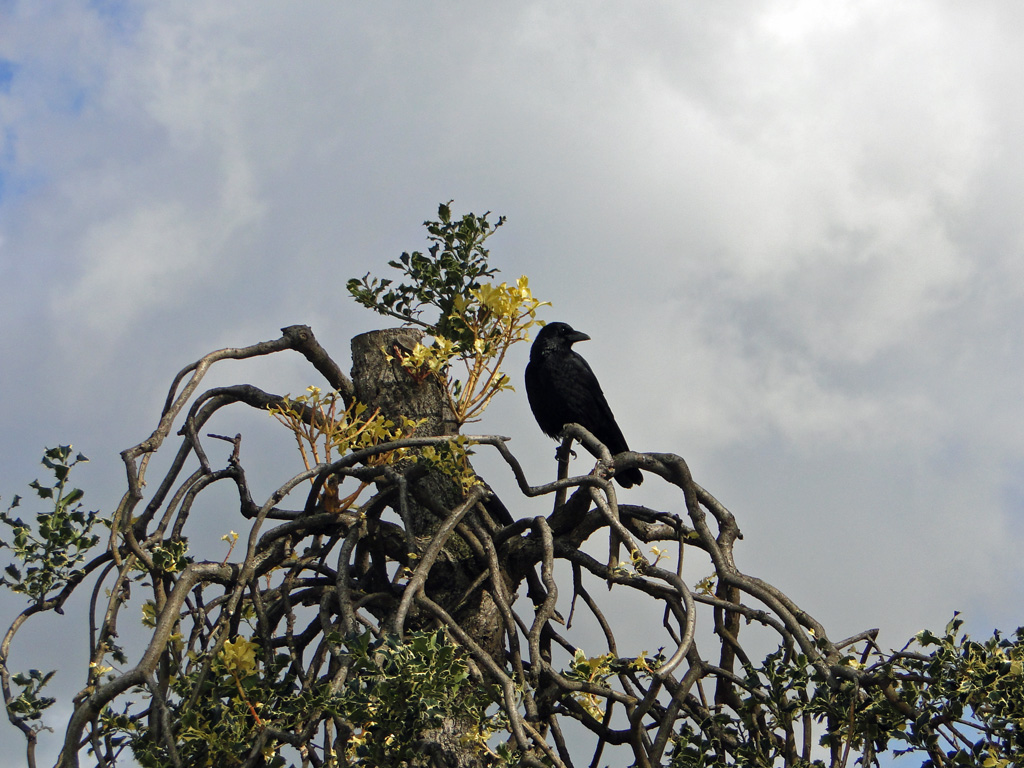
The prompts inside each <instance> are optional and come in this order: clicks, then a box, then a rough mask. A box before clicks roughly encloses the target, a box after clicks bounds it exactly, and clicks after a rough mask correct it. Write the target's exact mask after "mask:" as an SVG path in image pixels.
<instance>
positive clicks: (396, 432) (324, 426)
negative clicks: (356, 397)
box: [270, 387, 423, 469]
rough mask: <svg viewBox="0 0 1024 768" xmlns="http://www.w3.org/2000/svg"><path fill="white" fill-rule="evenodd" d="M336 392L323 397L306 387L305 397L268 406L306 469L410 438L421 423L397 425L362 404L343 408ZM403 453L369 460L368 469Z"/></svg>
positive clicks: (391, 461) (311, 388)
mask: <svg viewBox="0 0 1024 768" xmlns="http://www.w3.org/2000/svg"><path fill="white" fill-rule="evenodd" d="M342 405H343V403H342V401H341V395H340V394H339V393H338V392H327V393H324V392H322V391H321V390H320V388H319V387H308V388H307V389H306V394H304V395H300V396H298V397H295V398H292V397H289V396H285V397H284V398H282V402H281V403H280V404H275V405H272V406H270V412H271V413H272V414H273V415H274V417H275V418H276V419H277V420H278V421H280V422H281V423H282V424H284V425H285V426H286V427H288V429H290V430H291V431H292V432H293V433H294V435H295V441H296V443H297V444H298V446H299V452H300V453H301V454H302V460H303V463H304V464H305V466H306V469H310V468H311V467H312V466H315V465H316V464H327V463H330V462H331V461H334V459H335V458H340V457H342V456H345V455H346V454H348V453H351V452H354V451H359V450H364V449H367V448H372V447H375V446H377V445H382V444H384V443H389V442H392V441H394V440H400V439H401V438H403V437H409V436H410V435H412V434H413V433H414V432H415V431H416V428H417V427H418V426H419V425H420V424H422V423H423V422H422V421H414V420H413V419H408V418H404V417H403V418H402V420H401V423H400V424H396V423H395V422H394V421H392V420H391V419H388V418H386V417H384V416H383V415H381V413H380V409H379V408H378V409H375V410H374V411H372V412H369V413H368V411H369V410H370V409H369V407H368V406H366V405H365V404H364V403H359V402H354V403H352V404H351V405H350V406H348V407H347V408H343V407H342ZM405 454H406V449H396V450H394V451H387V452H384V453H379V454H376V455H374V456H370V457H368V458H367V459H366V463H367V464H370V465H381V464H390V463H393V462H395V461H397V460H398V459H400V458H402V457H403V456H404V455H405Z"/></svg>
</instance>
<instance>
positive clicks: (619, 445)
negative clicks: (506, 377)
mask: <svg viewBox="0 0 1024 768" xmlns="http://www.w3.org/2000/svg"><path fill="white" fill-rule="evenodd" d="M588 339H590V337H589V336H587V334H585V333H581V332H580V331H576V330H573V328H572V327H571V326H570V325H568V324H567V323H548V324H547V325H545V326H544V327H543V328H542V329H541V331H540V333H538V334H537V339H536V340H535V341H534V342H533V346H532V347H531V348H530V362H529V364H528V365H527V366H526V396H527V397H528V398H529V400H530V409H531V410H532V411H533V415H534V416H535V417H536V419H537V423H538V424H539V425H540V428H541V429H542V430H543V431H544V433H545V434H547V435H550V436H551V437H556V438H557V437H558V436H559V434H560V433H561V431H562V429H563V428H564V427H565V425H566V424H573V423H575V424H579V425H580V426H581V427H583V428H584V429H586V430H588V431H589V432H591V433H592V434H593V435H594V437H596V438H597V439H598V440H600V441H601V442H602V443H604V444H605V445H606V446H608V450H609V451H610V452H611V454H612V455H613V456H614V455H615V454H617V453H622V452H623V451H628V450H629V446H627V445H626V438H624V437H623V436H622V430H621V429H619V425H618V424H616V423H615V416H614V415H613V414H612V409H611V408H609V407H608V401H607V400H605V397H604V392H602V391H601V385H600V384H599V383H598V382H597V377H596V376H595V375H594V372H593V371H592V370H590V366H589V365H587V361H586V360H584V359H583V357H582V356H581V355H579V354H578V353H576V352H573V351H572V345H573V344H575V343H576V342H577V341H587V340H588ZM615 479H616V480H618V482H619V485H621V486H622V487H623V488H632V487H633V486H634V485H639V484H640V483H642V482H643V481H644V478H643V475H641V474H640V470H639V469H636V468H635V467H634V468H633V469H627V470H624V471H622V472H618V473H617V474H616V475H615Z"/></svg>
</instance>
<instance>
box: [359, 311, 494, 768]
mask: <svg viewBox="0 0 1024 768" xmlns="http://www.w3.org/2000/svg"><path fill="white" fill-rule="evenodd" d="M422 336H423V334H422V333H421V332H419V331H416V330H413V329H409V328H393V329H387V330H381V331H371V332H369V333H364V334H361V335H359V336H356V337H355V338H354V339H352V381H353V384H354V386H355V396H356V399H357V400H358V401H360V402H362V403H365V404H366V405H368V406H369V407H370V408H380V410H381V413H382V414H383V415H385V416H386V417H387V418H389V419H391V420H393V421H395V423H396V424H397V423H400V420H401V417H403V416H405V417H408V418H411V419H416V420H419V419H424V420H425V421H424V422H423V424H422V425H421V426H419V427H417V429H416V432H415V435H416V436H417V437H428V436H437V435H455V434H458V425H457V424H456V421H455V418H454V416H453V414H452V411H451V408H450V407H449V405H448V400H447V397H446V394H445V390H444V386H443V384H442V382H440V381H439V380H438V379H437V378H436V377H434V376H427V377H425V378H422V379H420V378H417V377H413V376H412V375H410V374H409V372H408V371H406V370H405V369H404V368H403V367H402V366H401V364H400V363H399V361H398V359H397V356H398V354H399V353H400V352H409V351H411V350H412V349H413V347H415V345H416V342H417V341H419V340H420V339H421V338H422ZM388 356H390V357H391V358H392V359H391V360H389V359H388ZM399 469H400V471H403V472H404V473H405V476H406V479H407V482H408V489H409V492H410V493H409V498H408V504H407V508H408V523H409V525H410V527H411V528H412V529H413V530H412V534H413V538H414V539H415V541H416V543H417V545H418V549H419V554H422V553H423V552H424V551H425V550H426V548H427V546H428V545H429V543H430V541H431V539H432V537H433V536H434V534H435V533H436V531H437V530H438V528H439V527H440V525H441V524H442V523H443V522H444V519H445V518H446V517H447V514H448V513H450V512H451V510H452V509H453V508H455V507H456V506H458V505H459V504H460V503H462V501H463V492H462V490H461V487H460V486H459V485H458V484H457V483H455V482H454V481H453V480H452V478H450V477H448V476H447V475H444V474H442V473H440V472H427V473H424V472H423V471H422V469H420V468H419V467H417V466H416V465H415V463H414V462H409V464H408V465H407V466H405V467H401V468H399ZM396 505H397V502H396ZM396 512H397V509H396ZM487 514H488V513H487V511H486V509H485V508H484V505H482V504H478V505H477V509H476V510H474V511H472V512H470V513H469V515H468V516H467V519H466V520H465V522H466V523H467V524H469V525H470V526H472V525H473V524H474V523H475V524H485V523H484V521H483V517H484V516H485V515H487ZM503 522H504V521H503ZM494 524H495V523H494V522H490V523H489V525H491V526H493V525H494ZM485 568H486V564H485V563H482V562H480V560H479V559H478V558H477V557H476V556H474V553H473V551H472V548H471V547H470V546H469V545H468V544H467V542H466V541H465V539H464V538H463V537H461V536H459V535H458V533H456V534H455V535H453V536H451V537H450V538H449V539H448V541H447V543H446V545H445V547H444V550H443V551H442V553H441V556H440V557H439V558H438V559H437V561H436V563H435V564H434V566H433V568H432V569H431V572H430V575H429V577H428V578H427V581H426V584H425V585H424V593H425V594H426V595H427V596H428V597H429V598H430V599H431V600H433V601H435V602H436V603H438V604H439V605H441V607H443V608H444V609H445V610H446V611H447V612H448V613H449V614H450V615H452V616H453V618H455V619H456V620H457V621H458V623H459V625H460V626H461V627H462V628H463V629H464V630H465V631H466V632H467V633H468V634H469V635H470V636H471V637H472V638H473V639H474V640H475V641H476V642H477V643H478V644H479V645H480V646H481V647H483V648H484V649H485V650H486V651H487V652H488V653H489V654H490V655H491V656H492V658H494V659H496V660H497V661H498V663H499V664H502V665H503V664H504V635H503V631H502V624H501V621H500V616H499V613H498V609H497V606H496V605H495V603H494V600H493V599H492V597H491V595H490V592H489V584H488V583H486V582H485V584H484V585H483V586H482V587H477V588H476V589H475V590H473V591H469V590H470V587H471V585H472V584H473V583H474V581H476V580H477V578H478V577H479V576H480V574H482V573H483V572H484V570H485ZM467 593H468V594H467ZM405 627H406V629H427V628H431V627H432V621H431V620H430V617H428V616H426V615H422V614H418V613H417V612H416V611H415V609H414V610H413V611H411V612H410V614H409V617H408V619H407V620H406V622H405ZM468 725H469V724H468V723H467V724H462V723H459V722H457V721H453V720H448V721H446V722H445V723H444V725H443V726H442V727H440V728H437V729H431V730H430V731H429V732H426V733H424V734H423V735H422V736H423V741H424V742H425V743H426V744H430V745H432V747H431V748H430V749H428V750H426V751H425V754H424V763H423V764H424V765H435V764H437V763H432V762H431V760H432V759H440V760H441V763H442V764H444V765H450V766H458V767H459V768H475V767H476V766H479V765H482V763H481V762H480V758H479V757H478V755H477V754H476V750H474V749H472V748H467V747H466V746H464V745H463V743H462V740H461V736H462V735H463V734H464V733H465V731H466V730H467V727H468Z"/></svg>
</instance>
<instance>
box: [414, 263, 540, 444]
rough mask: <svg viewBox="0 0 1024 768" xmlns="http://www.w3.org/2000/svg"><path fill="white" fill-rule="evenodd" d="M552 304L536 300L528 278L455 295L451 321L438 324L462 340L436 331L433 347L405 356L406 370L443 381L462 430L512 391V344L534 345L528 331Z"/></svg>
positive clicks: (421, 345)
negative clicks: (507, 369)
mask: <svg viewBox="0 0 1024 768" xmlns="http://www.w3.org/2000/svg"><path fill="white" fill-rule="evenodd" d="M547 304H548V302H541V301H539V300H538V299H535V298H534V297H533V293H532V292H531V291H530V285H529V280H528V279H527V277H526V276H525V275H523V276H522V277H520V278H519V280H517V281H516V283H515V284H514V285H509V284H508V283H500V284H498V285H494V284H493V283H481V284H480V286H479V287H478V288H473V289H470V290H468V291H467V292H466V293H465V294H462V295H458V296H456V297H455V298H454V300H453V303H452V308H451V314H450V316H449V317H447V318H445V322H444V323H439V324H438V327H444V328H447V329H451V332H452V334H453V336H457V338H450V337H447V336H444V335H442V334H441V333H439V332H435V335H434V337H433V341H432V343H431V344H430V345H423V344H417V345H416V347H415V348H414V349H413V350H412V352H410V353H408V354H406V355H403V356H402V358H401V360H402V365H403V367H405V368H406V370H408V371H409V372H410V373H412V375H414V376H417V377H425V376H428V375H434V376H437V377H438V378H439V379H441V381H442V382H444V384H445V391H446V392H447V394H448V400H449V405H450V406H451V409H452V412H453V413H454V414H455V419H456V421H457V422H458V423H459V424H460V425H461V424H466V423H467V422H470V421H476V420H478V419H479V418H480V415H481V414H482V413H483V412H484V410H485V409H486V408H487V406H488V404H490V402H491V399H492V398H493V397H494V396H495V395H496V394H498V392H501V391H502V390H505V389H512V384H511V381H510V379H509V377H508V376H507V375H506V374H504V373H503V372H502V370H501V366H502V364H503V363H504V361H505V355H506V354H507V353H508V350H509V348H510V347H511V346H512V345H513V344H517V343H519V342H520V341H529V333H528V332H529V330H530V329H531V328H533V327H534V326H536V325H539V324H540V321H539V320H537V309H538V308H540V307H542V306H545V305H547ZM456 363H459V364H461V369H462V370H461V371H459V372H458V373H456V372H455V371H453V366H455V364H456Z"/></svg>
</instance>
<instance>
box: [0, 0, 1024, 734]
mask: <svg viewBox="0 0 1024 768" xmlns="http://www.w3.org/2000/svg"><path fill="white" fill-rule="evenodd" d="M1022 17H1024V6H1020V5H1019V4H1015V3H998V2H997V3H987V4H981V5H979V4H973V5H971V6H970V7H967V6H964V5H962V4H959V3H953V2H906V3H899V4H892V3H883V2H867V1H863V2H837V3H830V4H820V3H814V2H802V1H799V0H796V1H788V2H781V1H779V2H771V1H769V2H757V3H754V2H737V3H695V2H671V3H670V2H654V3H649V4H645V5H643V6H641V7H638V6H630V7H629V8H628V9H626V8H625V7H622V6H620V5H619V4H616V3H607V2H587V3H582V2H570V3H548V2H524V3H517V4H514V5H506V6H490V5H481V4H476V3H447V4H443V5H434V6H429V7H428V6H419V5H416V6H409V5H408V4H401V3H394V2H378V3H373V4H349V3H344V4H342V3H332V2H307V3H302V4H294V3H289V4H282V3H270V2H251V1H247V2H240V1H239V2H231V1H229V2H223V3H217V4H195V3H174V2H172V3H145V2H116V3H91V4H83V3H71V2H56V3H46V4H36V3H29V2H5V3H0V123H2V125H0V142H2V144H0V327H2V328H3V332H2V333H0V392H2V393H3V395H4V396H3V398H2V401H0V495H2V496H3V497H4V498H5V499H9V498H10V497H11V496H12V495H13V494H14V493H24V491H25V489H26V485H27V483H28V482H29V481H30V480H32V479H33V478H34V477H37V476H39V474H40V472H39V469H38V468H37V466H36V462H37V460H38V457H39V455H41V453H42V449H43V448H44V446H51V445H55V444H57V443H66V442H72V443H74V445H75V447H76V448H77V449H79V450H82V451H83V452H84V453H86V454H87V455H89V456H90V457H91V458H92V460H93V461H92V462H91V464H90V465H89V466H88V467H87V468H83V470H82V471H81V473H80V478H79V482H80V484H81V485H82V486H83V487H84V488H85V490H86V492H87V496H86V500H87V501H88V502H91V503H92V504H93V505H95V506H100V507H102V508H103V509H104V510H110V509H112V508H113V506H114V505H115V504H116V502H117V499H118V498H119V495H120V493H121V483H122V482H123V479H122V477H123V472H122V470H121V468H120V464H119V459H118V452H119V451H120V450H122V449H124V448H126V447H128V446H130V445H133V444H135V443H137V442H139V441H140V440H141V439H143V438H144V437H145V436H146V435H147V434H148V433H149V431H151V430H152V428H153V425H154V424H155V422H156V417H157V415H158V410H159V407H160V405H161V403H162V401H163V398H164V396H165V393H166V388H167V386H168V385H169V383H170V379H171V377H172V376H173V375H174V373H175V372H176V371H177V370H178V369H180V368H181V367H183V366H184V365H186V364H187V363H189V362H191V361H192V360H194V359H196V358H198V357H199V356H201V355H202V354H203V353H205V352H207V351H209V350H212V349H215V348H219V347H223V346H243V345H246V344H250V343H253V342H256V341H260V340H265V339H270V338H274V337H276V336H277V334H278V329H279V328H280V327H282V326H285V325H289V324H293V323H305V324H309V325H311V326H312V327H313V329H314V331H315V332H316V333H317V336H318V338H320V340H321V341H322V343H323V344H324V345H325V346H326V347H327V348H328V349H329V350H331V351H332V352H333V353H334V354H335V357H336V359H338V360H339V361H340V362H341V363H342V365H343V367H347V365H348V357H347V349H348V339H349V338H351V337H352V336H354V335H356V334H357V333H360V332H362V331H365V330H369V329H370V328H373V327H376V326H378V325H379V324H380V319H379V318H377V317H376V316H374V315H371V314H369V313H368V312H366V311H365V310H362V309H360V308H358V307H356V306H355V305H354V303H353V302H352V301H350V300H349V299H348V298H347V295H346V292H345V290H344V285H345V281H346V280H347V279H348V278H349V277H352V276H361V275H363V274H364V273H366V272H368V271H371V272H374V273H376V274H382V273H383V272H385V271H386V266H385V265H386V262H387V260H389V259H393V258H395V257H396V256H397V255H398V254H399V253H401V252H402V251H404V250H411V249H416V248H422V247H423V246H424V239H423V231H422V229H421V226H420V223H421V222H422V221H423V220H424V219H426V218H428V217H431V216H432V215H433V213H434V212H435V210H436V206H437V203H439V202H441V201H444V200H448V199H450V198H454V199H455V208H456V210H459V211H465V210H475V211H478V212H482V211H484V210H492V211H494V212H495V213H498V214H504V215H507V216H508V223H507V225H506V226H505V227H504V228H503V229H502V231H501V233H500V234H499V235H497V236H496V237H495V239H494V240H493V241H492V254H493V256H494V259H495V262H496V263H497V265H498V266H499V267H500V268H501V269H502V274H501V277H502V279H515V278H516V277H518V276H519V275H520V274H527V275H529V276H530V279H531V286H532V287H533V289H534V291H535V294H536V295H537V296H538V297H539V298H542V299H544V300H548V301H551V302H552V303H553V305H554V306H553V308H552V309H551V310H550V311H547V312H546V314H545V318H546V319H548V320H555V319H560V320H566V321H568V322H570V323H572V324H573V325H574V326H576V327H578V328H580V329H582V330H584V331H586V332H587V333H589V334H590V335H591V336H592V337H593V341H591V342H587V344H586V345H585V349H583V351H584V353H585V354H586V356H587V357H588V359H589V360H590V362H591V365H592V366H593V367H594V369H595V370H596V371H597V372H598V374H599V376H600V378H601V380H602V383H603V385H604V388H605V391H606V393H607V394H608V397H609V400H610V401H611V403H612V407H613V408H614V410H615V412H616V414H617V416H618V417H619V421H620V423H621V424H622V426H623V430H624V432H625V433H626V435H627V438H628V439H629V442H630V444H631V446H633V447H634V448H636V449H637V450H655V451H673V452H676V453H679V454H681V455H682V456H684V457H685V458H686V459H687V460H688V461H689V462H690V465H691V467H692V468H693V471H694V474H695V477H696V478H697V480H698V482H700V483H701V484H702V485H704V486H705V487H706V488H708V489H709V490H711V491H712V492H713V493H715V494H716V495H717V496H718V497H719V498H720V499H721V500H722V501H723V502H725V503H726V504H727V505H728V506H730V508H731V509H732V510H733V511H734V513H735V514H736V515H737V517H738V519H739V521H740V524H741V527H742V528H743V530H744V532H745V535H746V538H745V539H744V541H743V543H742V545H741V547H740V549H739V550H738V551H737V557H738V560H739V562H740V565H741V567H742V568H744V569H745V570H746V571H747V572H749V573H753V574H756V575H759V576H762V577H764V578H766V579H768V580H769V581H771V582H773V583H775V584H777V585H778V586H779V587H780V588H782V589H783V590H785V591H787V592H788V593H789V594H790V595H791V596H792V597H794V599H796V600H797V602H799V603H800V604H801V605H802V606H803V607H804V608H806V609H807V610H808V611H809V612H810V613H811V614H813V615H815V616H816V617H817V618H819V619H820V620H822V621H823V623H824V624H825V625H826V626H828V627H830V629H831V631H832V632H833V634H834V635H835V636H837V637H838V636H847V635H852V634H854V633H855V632H858V631H860V630H862V629H864V628H866V627H869V626H872V627H873V626H878V627H881V628H882V641H883V643H885V644H889V645H894V646H898V645H901V644H902V643H903V642H904V641H905V640H906V639H907V638H908V637H909V636H910V635H912V634H913V633H915V632H916V631H918V630H919V629H921V628H923V627H925V626H929V627H933V628H941V627H942V626H944V624H945V622H946V621H947V620H948V618H949V617H950V615H951V614H952V612H953V611H954V610H961V611H962V612H963V613H964V614H965V616H966V618H967V620H968V623H969V626H970V627H971V628H972V629H973V630H974V631H975V632H977V633H979V634H987V633H988V632H989V631H990V630H991V629H992V628H993V627H996V626H998V627H1001V628H1003V629H1007V630H1010V629H1013V628H1015V627H1016V626H1017V625H1018V624H1021V623H1024V616H1022V615H1021V614H1020V610H1019V606H1020V605H1021V604H1022V599H1021V598H1022V597H1024V591H1022V587H1021V584H1022V580H1021V575H1022V574H1021V565H1020V562H1021V559H1020V556H1019V552H1020V551H1021V545H1022V543H1024V526H1022V524H1021V522H1020V521H1021V511H1022V510H1021V504H1022V499H1024V488H1022V481H1021V476H1022V475H1021V469H1022V466H1024V428H1022V426H1024V404H1022V398H1021V397H1020V390H1021V382H1022V381H1024V337H1022V333H1021V328H1022V324H1024V219H1022V217H1021V216H1020V213H1019V212H1020V210H1021V208H1022V207H1024V181H1022V180H1024V159H1022V155H1021V153H1020V151H1019V145H1020V136H1021V135H1022V133H1024V104H1022V96H1021V93H1020V87H1019V82H1018V81H1019V73H1020V72H1021V71H1024V61H1022V58H1024V46H1022V45H1021V39H1020V32H1019V30H1020V29H1022V28H1024V18H1022ZM526 352H527V350H525V349H522V350H517V352H516V355H514V356H513V360H512V362H511V366H510V373H511V374H512V376H513V380H514V382H515V381H517V380H520V376H521V369H522V366H523V365H525V360H526ZM222 375H223V377H224V379H223V380H219V381H220V382H221V383H227V382H233V381H239V380H244V381H247V382H250V383H254V384H257V385H259V386H262V387H264V388H266V389H268V390H271V391H278V392H293V393H297V392H300V391H301V390H303V389H304V388H305V387H306V386H307V385H308V384H311V383H320V382H319V381H316V380H315V378H316V377H315V374H314V373H313V372H311V371H308V370H306V369H305V368H303V366H301V365H300V364H298V363H297V362H296V361H291V360H289V361H279V362H277V363H275V364H274V365H267V364H261V363H260V364H253V365H251V366H249V367H236V368H233V369H230V370H228V371H225V372H224V373H223V374H222ZM479 429H480V431H486V432H493V433H498V434H505V435H510V436H512V437H513V443H512V446H513V447H514V449H515V450H516V451H517V452H518V453H519V454H520V456H521V458H522V459H523V461H524V464H525V466H526V467H527V469H528V471H529V472H530V473H531V476H532V477H533V478H535V479H536V480H539V479H542V478H545V477H547V476H548V475H549V474H550V473H551V472H553V467H552V465H551V461H550V454H551V445H550V443H549V441H548V440H547V439H546V438H544V437H543V436H542V435H541V433H540V431H539V430H538V429H537V428H536V426H535V424H534V423H533V422H532V419H531V417H530V414H529V411H528V408H527V405H526V402H525V396H524V393H523V392H522V388H521V387H520V388H519V391H517V392H516V393H515V394H512V395H507V396H505V397H504V398H502V399H501V400H499V401H498V402H496V403H495V405H494V406H493V407H492V409H491V410H490V411H488V414H487V418H486V419H485V421H484V422H483V423H482V424H481V425H479ZM289 448H290V446H289ZM267 451H268V452H267V453H266V454H258V455H257V456H255V457H254V462H255V463H256V465H257V466H259V467H263V468H266V469H267V471H268V473H269V472H270V471H271V470H272V469H273V468H274V466H275V455H274V454H273V453H272V452H271V449H270V448H268V449H267ZM488 471H493V472H494V473H496V474H500V467H498V465H497V464H494V465H488ZM488 480H490V481H491V482H493V483H494V484H495V485H496V486H498V487H506V488H509V489H510V488H511V485H510V484H509V485H508V486H502V485H501V483H503V482H507V478H506V479H505V480H502V479H501V478H500V477H491V476H488ZM268 483H269V479H268ZM630 500H631V501H637V502H641V501H642V502H643V503H647V504H650V505H652V506H658V505H659V504H663V505H665V506H666V507H671V505H673V504H676V500H674V499H672V498H671V497H670V496H669V495H668V494H667V492H666V491H665V490H664V489H659V488H658V487H656V485H655V484H653V483H648V484H645V485H644V486H643V488H642V490H639V491H634V492H631V496H630ZM506 503H508V499H506ZM514 513H515V510H514ZM523 514H533V512H529V511H527V510H525V509H524V510H523ZM231 525H232V522H231V521H230V520H213V521H211V523H210V526H211V533H210V535H211V536H213V537H214V540H216V537H217V536H219V535H220V533H223V532H224V531H226V530H227V529H229V528H230V527H231ZM4 605H8V603H4ZM833 627H834V629H832V628H833ZM44 646H45V643H41V644H40V647H39V648H37V649H32V650H31V651H29V650H27V649H23V650H21V651H18V652H21V653H25V654H27V656H26V658H28V656H31V663H32V664H33V665H36V666H45V664H46V661H45V658H44V656H45V654H44V653H43V651H45V647H44ZM37 653H38V657H37V656H35V655H33V654H37ZM26 666H27V664H26ZM76 682H77V678H75V679H74V680H69V681H67V683H66V684H67V685H69V686H71V687H74V685H75V684H76ZM5 738H6V737H5Z"/></svg>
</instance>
